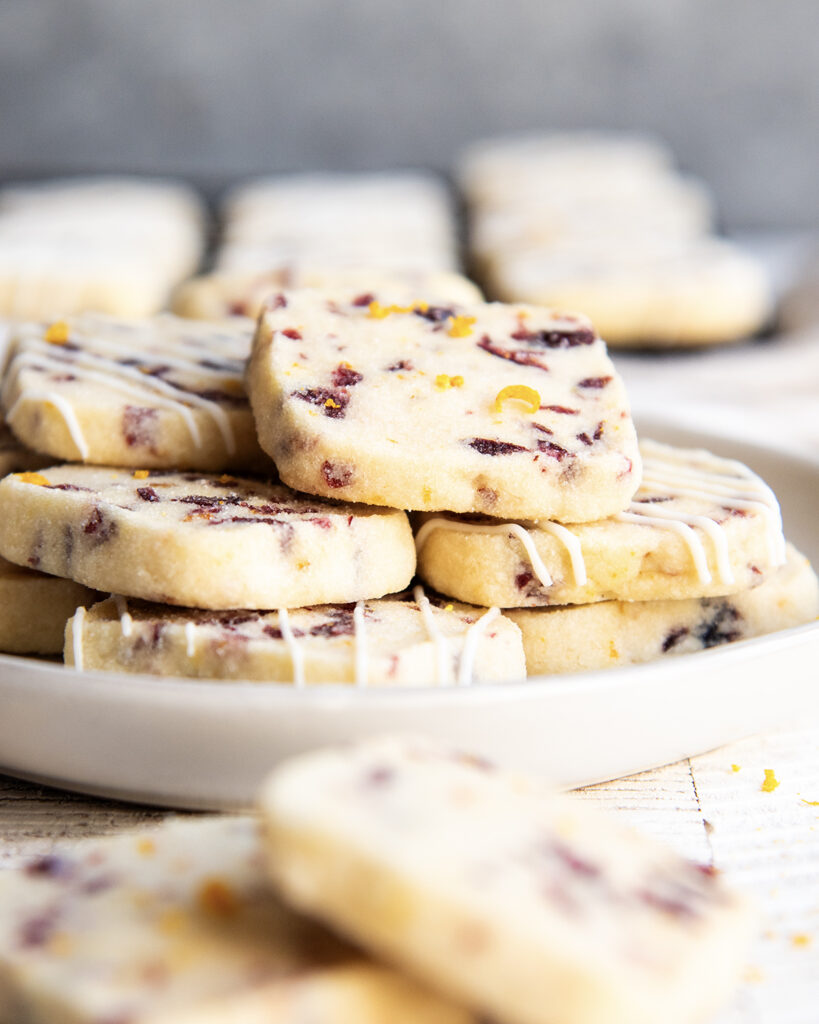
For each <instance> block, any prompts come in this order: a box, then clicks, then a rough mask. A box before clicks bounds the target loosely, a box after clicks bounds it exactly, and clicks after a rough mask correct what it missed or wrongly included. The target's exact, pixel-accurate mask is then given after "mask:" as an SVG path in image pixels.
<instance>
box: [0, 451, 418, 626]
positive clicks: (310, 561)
mask: <svg viewBox="0 0 819 1024" xmlns="http://www.w3.org/2000/svg"><path fill="white" fill-rule="evenodd" d="M0 555H2V556H3V557H5V558H8V559H9V560H10V561H12V562H16V563H17V564H18V565H27V566H30V567H31V568H36V569H40V570H42V571H43V572H48V573H52V574H54V575H56V576H67V577H69V578H70V579H75V580H77V581H79V582H81V583H85V584H86V586H90V587H94V588H95V589H97V590H102V591H108V592H109V593H116V594H127V595H128V596H132V597H141V598H144V599H145V600H148V601H158V602H160V603H162V604H179V605H185V606H190V607H195V608H224V609H232V608H278V607H287V608H294V607H301V606H302V605H308V604H324V603H330V602H333V603H335V602H347V601H358V600H362V599H369V598H374V597H382V596H383V595H384V594H390V593H393V592H395V591H399V590H403V588H404V587H406V586H407V584H408V583H409V581H410V580H411V578H412V575H413V572H414V570H415V548H414V545H413V540H412V531H411V529H410V525H409V522H408V520H407V516H406V513H404V512H400V511H396V510H395V509H374V508H368V507H365V506H361V505H351V504H343V503H337V502H328V501H323V500H322V499H321V498H312V497H309V496H306V495H297V494H294V493H293V492H292V491H291V490H290V489H289V488H287V487H285V486H283V485H281V484H269V483H263V482H261V481H258V480H247V479H241V478H235V477H229V476H221V477H203V476H200V475H198V474H196V473H173V472H164V471H162V470H136V471H135V472H131V471H129V470H125V469H111V468H107V467H102V466H76V465H68V466H52V467H48V468H46V469H44V470H43V471H42V473H20V474H15V475H12V476H8V477H6V478H5V479H4V480H3V481H0Z"/></svg>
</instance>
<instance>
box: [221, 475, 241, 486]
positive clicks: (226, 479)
mask: <svg viewBox="0 0 819 1024" xmlns="http://www.w3.org/2000/svg"><path fill="white" fill-rule="evenodd" d="M219 483H220V484H235V483H237V480H236V477H235V476H231V475H230V474H229V473H223V474H222V475H221V476H220V477H219Z"/></svg>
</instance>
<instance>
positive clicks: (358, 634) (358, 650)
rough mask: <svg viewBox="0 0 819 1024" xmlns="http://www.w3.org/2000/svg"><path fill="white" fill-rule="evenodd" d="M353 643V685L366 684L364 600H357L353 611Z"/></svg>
mask: <svg viewBox="0 0 819 1024" xmlns="http://www.w3.org/2000/svg"><path fill="white" fill-rule="evenodd" d="M353 630H354V637H355V640H354V643H355V685H356V686H366V685H367V636H366V625H365V621H364V602H363V601H358V602H357V603H356V606H355V611H354V612H353Z"/></svg>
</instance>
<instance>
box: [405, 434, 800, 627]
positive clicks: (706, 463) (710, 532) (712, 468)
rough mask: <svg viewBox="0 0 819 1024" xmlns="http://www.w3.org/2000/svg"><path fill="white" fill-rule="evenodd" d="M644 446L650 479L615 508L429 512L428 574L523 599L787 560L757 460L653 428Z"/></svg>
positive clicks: (698, 577)
mask: <svg viewBox="0 0 819 1024" xmlns="http://www.w3.org/2000/svg"><path fill="white" fill-rule="evenodd" d="M563 418H564V419H566V420H571V419H572V418H573V417H571V416H569V415H565V416H564V417H563ZM640 451H641V454H642V461H643V482H642V484H641V485H640V488H639V490H638V491H637V493H636V494H635V496H634V499H633V500H632V502H631V504H630V505H629V507H628V509H627V510H626V511H625V512H624V513H617V514H615V515H614V516H611V517H609V518H607V519H599V520H597V521H596V522H591V523H575V524H571V525H568V526H561V525H560V524H555V523H553V522H550V521H548V520H545V519H541V520H537V521H535V520H530V521H519V522H517V523H515V522H506V523H495V522H493V521H492V520H490V519H487V518H481V519H474V518H473V519H471V520H470V519H465V518H458V517H455V516H429V517H422V516H419V517H418V522H417V524H416V526H417V531H416V539H417V540H416V543H417V547H418V572H419V575H420V576H421V577H422V578H423V579H424V580H425V581H426V582H427V583H429V584H430V586H432V587H434V588H435V589H436V590H438V591H440V592H441V593H442V594H449V595H450V596H452V597H455V598H457V599H458V600H459V601H467V602H469V603H471V604H486V605H498V606H499V607H501V608H518V607H528V606H537V605H564V604H587V603H589V602H592V601H604V600H608V599H620V600H625V601H653V600H664V599H669V598H674V599H680V598H684V597H713V596H718V595H721V594H731V593H735V592H737V591H739V590H744V589H747V588H748V587H752V586H755V585H756V584H757V583H760V582H761V581H762V580H763V579H764V578H765V577H766V576H767V575H768V574H769V573H771V572H772V571H773V570H774V569H775V568H776V566H777V565H780V564H782V563H783V562H784V559H785V547H784V538H783V536H782V520H781V517H780V513H779V505H778V503H777V501H776V498H775V496H774V495H773V493H772V492H771V490H770V488H769V487H768V486H767V485H766V484H765V483H764V482H763V481H762V480H761V479H760V478H759V477H758V476H756V474H754V473H753V472H752V471H751V470H749V469H748V468H747V467H746V466H743V465H742V464H741V463H738V462H735V461H733V460H730V459H724V458H720V457H718V456H715V455H712V454H711V453H709V452H706V451H701V450H694V449H683V448H673V447H670V446H668V445H662V444H658V443H657V442H655V441H649V440H647V439H645V440H643V441H641V442H640Z"/></svg>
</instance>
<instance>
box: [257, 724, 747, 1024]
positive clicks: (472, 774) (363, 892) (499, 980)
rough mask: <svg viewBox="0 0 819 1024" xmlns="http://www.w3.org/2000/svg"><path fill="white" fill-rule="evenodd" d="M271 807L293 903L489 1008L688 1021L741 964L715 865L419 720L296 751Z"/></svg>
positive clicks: (509, 1016)
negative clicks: (421, 733) (404, 735)
mask: <svg viewBox="0 0 819 1024" xmlns="http://www.w3.org/2000/svg"><path fill="white" fill-rule="evenodd" d="M261 810H262V815H263V818H264V822H265V831H266V835H267V841H268V852H269V859H268V868H269V872H270V876H271V878H272V879H273V881H274V883H275V884H276V886H277V887H278V889H279V891H280V892H281V893H282V894H283V895H284V896H285V898H286V899H287V900H288V902H289V903H290V904H291V905H293V906H295V907H297V908H299V909H300V910H303V911H305V912H307V913H310V914H311V915H315V916H316V917H318V918H319V919H321V920H324V921H327V922H331V923H332V924H333V925H334V926H335V927H337V928H338V929H339V930H340V931H341V932H342V934H346V935H349V936H350V937H351V938H354V940H355V941H357V942H360V943H361V944H362V945H363V946H364V948H366V949H368V950H370V951H372V952H373V953H375V954H376V955H379V956H384V957H385V958H386V959H389V960H390V961H392V962H393V963H396V964H399V965H401V966H402V967H404V968H405V969H406V970H408V971H410V972H412V973H413V974H415V975H416V976H417V977H419V978H424V979H425V980H427V981H428V982H429V983H431V984H433V985H434V986H436V987H437V988H438V990H439V991H441V992H443V993H446V994H448V995H449V996H450V997H452V998H454V999H456V1000H459V1001H462V1002H463V1003H464V1004H465V1005H467V1006H472V1007H473V1008H475V1009H476V1010H480V1011H482V1012H483V1013H484V1014H488V1015H490V1016H491V1017H492V1018H493V1019H498V1020H503V1021H507V1022H509V1024H561V1022H564V1021H569V1020H571V1021H572V1022H578V1024H580V1022H592V1021H594V1022H597V1021H606V1022H608V1024H656V1022H657V1021H659V1020H662V1021H665V1022H669V1024H683V1022H685V1024H689V1022H692V1021H695V1020H701V1019H705V1018H706V1017H707V1015H708V1012H709V1011H713V1010H714V1009H716V1008H717V1007H718V1006H719V1005H720V1004H721V1003H722V1002H723V1001H724V1000H725V999H726V998H727V996H728V995H729V993H730V991H731V989H732V986H734V985H735V984H736V982H737V980H738V978H739V974H740V971H741V969H742V966H743V964H744V957H745V955H746V951H747V945H748V939H749V938H750V934H751V927H750V924H751V922H750V915H749V913H748V910H747V907H746V905H745V902H744V900H742V899H741V898H739V897H738V896H735V895H734V894H733V893H732V892H730V890H728V889H727V888H726V886H725V885H724V884H723V883H722V881H721V880H720V879H718V878H717V877H715V873H714V872H712V871H710V870H709V869H708V868H704V867H702V866H701V865H696V864H693V863H691V862H689V861H686V860H684V859H682V858H681V857H679V856H678V855H677V854H675V853H673V852H672V851H670V850H668V849H665V848H663V847H661V846H659V845H657V844H655V843H654V842H652V841H650V840H648V839H644V838H643V837H641V836H639V835H637V834H635V833H633V832H631V831H629V830H626V829H624V828H623V827H622V826H620V825H619V824H617V823H614V822H609V821H607V819H606V818H605V816H604V815H601V814H600V813H599V812H597V813H595V812H594V809H593V808H591V807H588V806H585V805H583V804H582V803H579V802H577V801H575V800H572V799H571V798H569V797H559V796H553V795H552V794H550V793H549V792H548V790H546V788H545V787H544V786H543V785H542V784H538V783H536V782H534V781H532V780H527V779H523V778H521V777H519V776H512V775H509V774H506V773H504V772H502V771H499V770H497V769H495V768H494V766H493V765H491V764H488V763H487V762H486V761H484V760H482V759H481V758H476V757H470V756H469V755H459V754H458V753H457V752H453V751H448V750H442V749H439V748H437V747H436V746H435V745H434V744H432V743H431V742H429V741H425V740H422V739H420V738H419V739H418V740H403V739H381V740H373V741H370V742H366V743H362V744H360V745H358V746H355V747H347V748H343V749H337V750H328V751H321V752H317V753H314V754H310V755H306V756H303V757H300V758H297V759H295V760H293V761H291V762H290V763H288V764H286V765H284V766H282V767H281V768H280V769H279V770H278V771H276V772H274V773H273V775H272V777H271V779H270V780H269V781H268V783H267V784H266V786H265V787H264V789H263V791H262V796H261Z"/></svg>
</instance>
